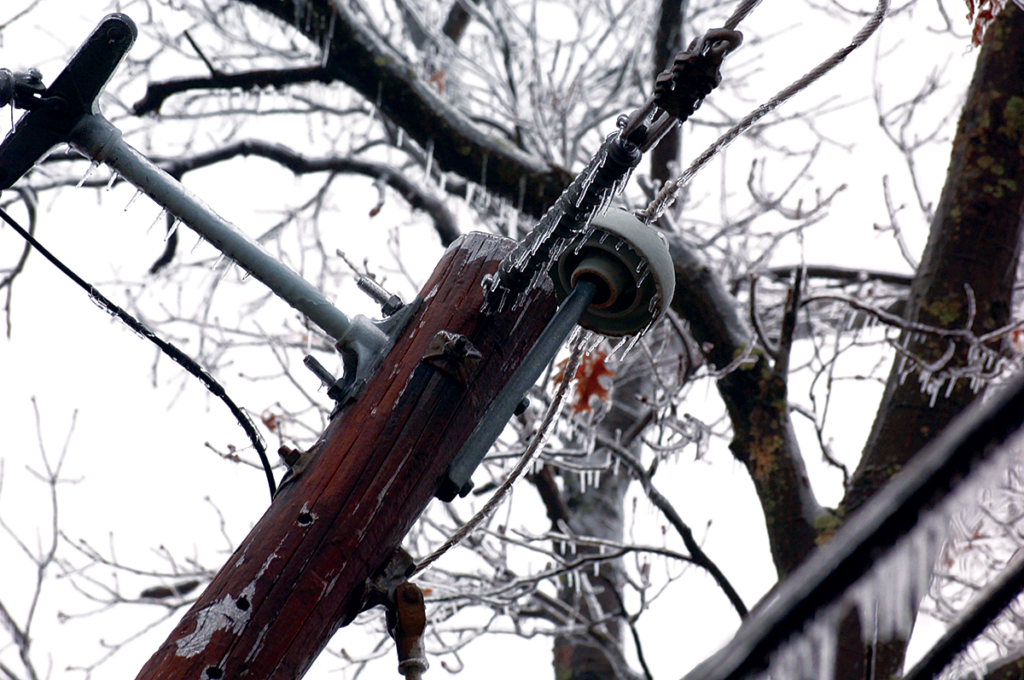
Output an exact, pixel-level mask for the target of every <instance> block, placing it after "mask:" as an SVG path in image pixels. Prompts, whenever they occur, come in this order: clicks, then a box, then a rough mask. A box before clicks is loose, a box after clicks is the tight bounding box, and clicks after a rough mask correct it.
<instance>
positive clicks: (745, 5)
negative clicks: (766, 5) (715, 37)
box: [722, 0, 761, 31]
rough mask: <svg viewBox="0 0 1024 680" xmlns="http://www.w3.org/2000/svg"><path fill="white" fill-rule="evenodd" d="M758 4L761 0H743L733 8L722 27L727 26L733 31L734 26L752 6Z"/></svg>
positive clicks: (752, 9)
mask: <svg viewBox="0 0 1024 680" xmlns="http://www.w3.org/2000/svg"><path fill="white" fill-rule="evenodd" d="M760 4H761V0H743V2H741V3H740V4H739V6H738V7H736V9H735V10H733V13H732V16H731V17H729V19H728V20H727V21H726V22H725V25H724V26H722V28H727V29H729V30H730V31H735V30H736V27H737V26H739V25H740V22H741V21H743V20H744V19H746V18H747V15H749V14H750V13H751V12H753V11H754V8H755V7H757V6H758V5H760Z"/></svg>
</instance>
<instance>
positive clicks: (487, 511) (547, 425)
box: [409, 333, 589, 578]
mask: <svg viewBox="0 0 1024 680" xmlns="http://www.w3.org/2000/svg"><path fill="white" fill-rule="evenodd" d="M588 335H589V334H588V333H584V334H581V335H580V336H577V337H576V338H575V342H574V344H573V348H572V353H571V354H570V355H569V359H568V361H567V362H566V364H565V369H564V372H563V373H562V381H561V382H560V383H558V388H557V389H556V390H555V396H554V398H553V399H552V400H551V405H550V406H548V410H547V412H546V413H545V414H544V419H543V420H542V421H541V423H540V427H539V428H537V433H536V434H535V435H534V436H533V438H532V439H531V440H530V443H529V445H528V446H527V447H526V451H524V452H523V455H522V457H520V458H519V462H517V463H516V466H515V467H514V468H512V471H511V472H509V473H508V476H507V477H505V481H503V482H502V483H501V486H499V487H498V488H497V490H495V492H494V494H493V495H491V497H490V498H488V499H487V502H486V503H485V504H484V507H483V508H481V509H480V512H478V513H476V514H475V515H473V517H472V518H471V519H470V520H469V521H468V522H466V523H465V524H463V525H462V526H461V527H459V529H458V530H457V531H456V532H455V533H454V534H452V536H451V538H449V539H448V540H447V541H445V542H444V544H443V545H442V546H441V547H440V548H438V549H437V550H435V551H434V552H432V553H430V554H429V555H427V557H426V558H424V559H423V561H422V562H420V563H419V564H417V565H416V570H415V571H413V573H412V574H409V578H412V577H413V576H415V575H416V574H418V573H420V572H422V571H423V570H424V569H426V568H427V567H429V566H430V565H431V564H433V563H434V562H436V561H437V560H438V559H440V558H441V556H442V555H444V554H445V553H446V552H448V551H449V550H451V549H452V548H454V547H455V546H457V545H458V544H459V543H461V542H462V539H464V538H465V537H466V536H468V535H469V534H471V533H472V532H473V530H474V529H476V528H477V527H478V526H479V525H480V523H481V522H483V521H484V520H486V519H487V518H488V517H490V516H491V513H493V512H494V510H495V509H496V508H497V507H498V506H499V505H501V502H502V501H503V500H505V497H506V496H508V492H509V491H511V489H512V485H513V484H515V483H516V480H518V479H519V477H520V476H522V474H523V472H524V471H525V470H526V468H528V467H529V466H530V465H531V464H532V463H533V460H534V458H536V457H537V453H538V452H539V451H540V447H541V446H542V445H543V444H544V442H545V441H547V433H548V432H549V431H550V430H551V425H552V423H554V422H555V418H557V417H558V414H559V413H560V412H561V411H562V404H563V403H564V402H565V393H566V392H567V391H568V389H569V383H571V382H572V379H573V377H574V376H575V375H576V369H577V368H579V365H580V361H582V360H583V355H584V354H585V353H586V351H587V337H588Z"/></svg>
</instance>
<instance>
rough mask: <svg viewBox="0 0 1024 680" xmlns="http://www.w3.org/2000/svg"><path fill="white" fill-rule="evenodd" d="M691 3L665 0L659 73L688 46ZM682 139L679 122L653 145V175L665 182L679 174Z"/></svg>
mask: <svg viewBox="0 0 1024 680" xmlns="http://www.w3.org/2000/svg"><path fill="white" fill-rule="evenodd" d="M689 4H690V3H689V0H661V7H660V11H659V12H658V23H657V28H656V29H655V34H654V76H655V77H657V75H658V74H659V73H661V72H662V71H664V70H665V69H666V68H668V67H669V65H670V64H671V62H672V59H673V58H674V57H675V56H676V54H677V53H678V52H681V51H682V50H683V49H685V48H686V44H685V43H684V42H683V21H684V19H685V17H686V10H687V8H688V7H689ZM682 141H683V132H682V127H681V126H679V125H677V126H675V127H674V128H672V130H670V131H669V133H668V134H667V135H665V136H664V137H663V138H662V140H661V142H659V143H658V145H657V146H656V147H654V148H653V149H651V154H650V155H651V179H653V180H655V181H656V182H659V183H661V184H664V183H665V182H667V181H669V180H670V179H672V177H673V176H675V175H676V174H678V170H679V168H678V167H677V164H678V162H679V151H680V147H681V145H682Z"/></svg>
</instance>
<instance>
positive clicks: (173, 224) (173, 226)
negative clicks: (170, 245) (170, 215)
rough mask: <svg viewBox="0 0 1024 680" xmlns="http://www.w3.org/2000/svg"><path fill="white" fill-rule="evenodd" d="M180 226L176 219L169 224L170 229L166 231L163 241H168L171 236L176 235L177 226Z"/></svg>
mask: <svg viewBox="0 0 1024 680" xmlns="http://www.w3.org/2000/svg"><path fill="white" fill-rule="evenodd" d="M179 224H181V220H179V219H178V218H177V217H175V218H174V221H173V222H171V228H170V229H168V230H167V234H166V235H165V236H164V241H167V240H169V239H170V238H171V237H172V236H174V235H175V234H177V233H178V225H179Z"/></svg>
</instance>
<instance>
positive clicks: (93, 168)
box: [75, 161, 100, 189]
mask: <svg viewBox="0 0 1024 680" xmlns="http://www.w3.org/2000/svg"><path fill="white" fill-rule="evenodd" d="M98 167H100V162H99V161H93V162H92V163H90V164H89V169H88V170H86V171H85V174H84V175H82V179H80V180H78V184H76V185H75V188H76V189H81V188H82V185H83V184H85V183H86V182H87V181H88V179H89V177H91V176H92V173H94V172H96V168H98Z"/></svg>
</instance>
